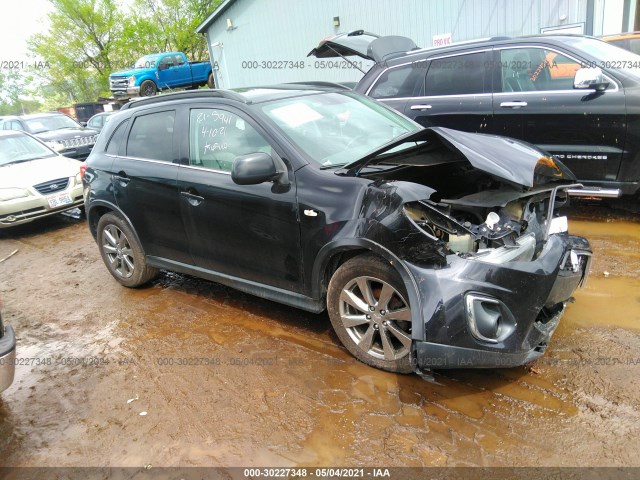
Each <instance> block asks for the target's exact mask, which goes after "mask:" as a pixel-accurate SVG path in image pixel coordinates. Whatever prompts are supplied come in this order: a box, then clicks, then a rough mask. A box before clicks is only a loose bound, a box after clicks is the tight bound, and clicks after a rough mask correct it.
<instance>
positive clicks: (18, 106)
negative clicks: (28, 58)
mask: <svg viewBox="0 0 640 480" xmlns="http://www.w3.org/2000/svg"><path fill="white" fill-rule="evenodd" d="M32 81H33V79H32V77H31V76H30V75H22V74H21V73H20V71H18V70H0V115H20V114H23V113H31V112H36V111H38V110H39V109H40V108H41V104H40V102H39V101H37V100H29V99H27V98H26V95H28V93H29V89H28V85H29V84H30V83H31V82H32Z"/></svg>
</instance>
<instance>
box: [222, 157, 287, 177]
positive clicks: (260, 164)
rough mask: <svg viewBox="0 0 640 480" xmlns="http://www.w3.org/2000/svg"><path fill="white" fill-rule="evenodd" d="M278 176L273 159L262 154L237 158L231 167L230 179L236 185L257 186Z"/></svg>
mask: <svg viewBox="0 0 640 480" xmlns="http://www.w3.org/2000/svg"><path fill="white" fill-rule="evenodd" d="M279 176H280V172H278V169H277V168H276V164H275V162H274V161H273V158H271V155H269V154H267V153H263V152H256V153H249V154H247V155H240V156H237V157H236V158H235V160H234V161H233V166H232V167H231V179H232V180H233V181H234V182H235V183H237V184H238V185H257V184H259V183H264V182H268V181H270V180H275V179H276V178H278V177H279Z"/></svg>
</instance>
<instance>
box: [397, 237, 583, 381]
mask: <svg viewBox="0 0 640 480" xmlns="http://www.w3.org/2000/svg"><path fill="white" fill-rule="evenodd" d="M572 252H573V253H572ZM447 260H448V266H447V267H446V268H443V269H440V270H432V269H425V268H421V267H419V266H416V265H414V264H411V263H407V266H408V268H409V270H410V271H411V274H412V276H413V278H414V280H415V283H416V285H417V286H418V293H419V297H420V299H421V312H420V313H421V316H422V319H421V321H420V322H418V323H417V324H416V321H415V319H414V322H413V339H414V362H415V364H416V366H417V367H418V368H420V369H446V368H495V367H513V366H517V365H523V364H525V363H528V362H530V361H532V360H534V359H536V358H537V357H539V356H541V355H542V354H543V353H544V351H545V349H546V347H547V345H548V342H549V340H550V338H551V336H552V335H553V332H554V331H555V329H556V327H557V326H558V323H559V321H560V318H561V316H562V314H563V313H564V309H565V305H566V302H567V301H568V300H569V299H570V298H571V295H572V294H573V292H574V291H575V289H576V288H578V286H580V284H583V285H584V282H585V281H586V278H587V275H588V271H589V264H590V260H591V250H590V246H589V243H588V241H587V240H586V239H584V238H582V237H576V236H571V235H568V234H566V233H562V234H554V235H551V236H550V237H549V239H548V241H547V243H546V245H545V248H544V249H543V251H542V252H541V254H540V255H539V256H538V258H536V259H535V260H533V261H528V262H524V261H513V262H506V263H503V264H494V263H484V262H482V261H479V260H468V259H464V258H461V257H458V256H455V255H451V256H449V257H448V258H447ZM479 317H483V320H482V321H486V318H490V319H498V320H497V322H499V323H498V324H499V325H500V327H499V328H497V329H496V331H497V332H502V333H499V334H498V333H497V334H496V335H495V337H491V336H487V337H485V336H483V335H482V334H481V333H480V332H479V328H478V322H479V321H480V320H479ZM485 317H486V318H485ZM491 321H492V320H491Z"/></svg>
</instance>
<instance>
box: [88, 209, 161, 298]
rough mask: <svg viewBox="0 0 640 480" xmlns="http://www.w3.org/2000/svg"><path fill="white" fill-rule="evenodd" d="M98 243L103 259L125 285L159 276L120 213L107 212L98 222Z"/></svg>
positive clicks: (112, 272)
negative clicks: (149, 263) (148, 263)
mask: <svg viewBox="0 0 640 480" xmlns="http://www.w3.org/2000/svg"><path fill="white" fill-rule="evenodd" d="M97 232H98V235H97V242H98V246H99V248H100V255H102V260H103V261H104V263H105V265H106V266H107V268H108V269H109V273H111V275H113V278H115V279H116V280H117V281H118V282H120V283H121V284H122V285H124V286H125V287H130V288H133V287H139V286H140V285H144V284H145V283H147V282H149V281H150V280H151V279H152V278H154V277H155V276H156V275H158V269H157V268H154V267H150V266H148V265H147V261H146V257H145V255H144V251H143V250H142V246H141V245H140V244H139V243H138V240H137V239H136V236H135V235H134V233H133V231H132V230H131V228H130V227H129V225H128V224H127V222H125V221H124V220H123V219H122V218H121V217H120V216H118V215H116V214H114V213H106V214H104V215H103V216H102V217H101V218H100V220H99V221H98V229H97Z"/></svg>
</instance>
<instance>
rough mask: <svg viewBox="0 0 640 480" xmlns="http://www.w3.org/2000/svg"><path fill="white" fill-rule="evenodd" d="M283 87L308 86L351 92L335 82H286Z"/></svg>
mask: <svg viewBox="0 0 640 480" xmlns="http://www.w3.org/2000/svg"><path fill="white" fill-rule="evenodd" d="M285 85H308V86H310V87H322V88H339V89H340V90H352V89H351V88H349V87H347V86H346V85H343V84H341V83H336V82H323V81H309V82H287V83H286V84H285Z"/></svg>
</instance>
